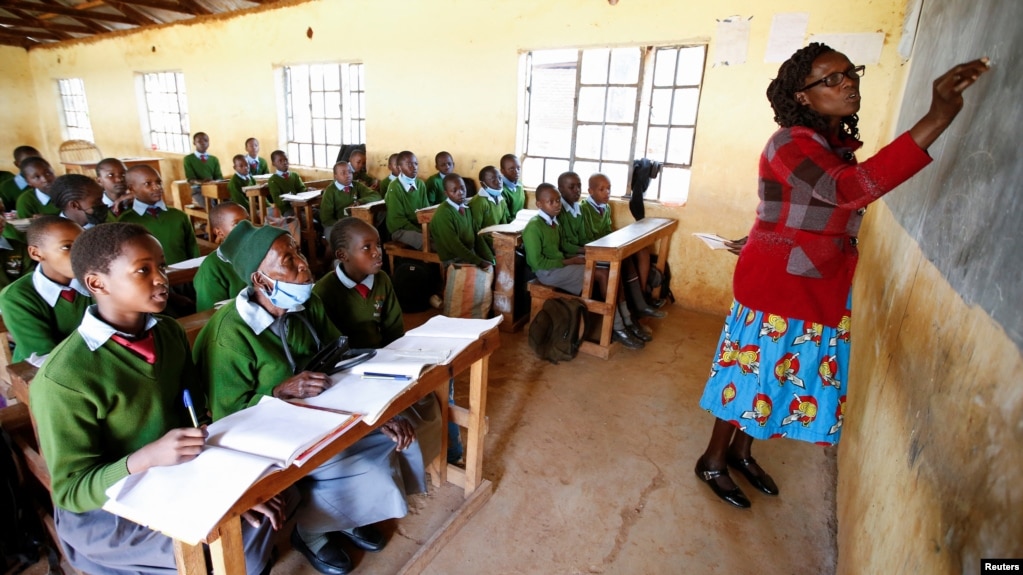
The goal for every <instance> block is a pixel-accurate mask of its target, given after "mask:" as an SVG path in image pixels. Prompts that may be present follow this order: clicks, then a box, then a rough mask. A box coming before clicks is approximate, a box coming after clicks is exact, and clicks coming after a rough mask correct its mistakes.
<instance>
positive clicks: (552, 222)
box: [551, 220, 554, 228]
mask: <svg viewBox="0 0 1023 575" xmlns="http://www.w3.org/2000/svg"><path fill="white" fill-rule="evenodd" d="M551 227H552V228H553V227H554V220H551Z"/></svg>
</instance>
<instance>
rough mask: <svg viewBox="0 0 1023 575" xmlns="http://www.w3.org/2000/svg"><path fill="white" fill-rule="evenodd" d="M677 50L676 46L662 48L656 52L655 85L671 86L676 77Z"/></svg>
mask: <svg viewBox="0 0 1023 575" xmlns="http://www.w3.org/2000/svg"><path fill="white" fill-rule="evenodd" d="M676 54H677V51H676V50H675V49H674V48H660V49H658V50H657V52H656V56H655V61H654V86H671V85H672V81H673V80H674V79H675V56H676Z"/></svg>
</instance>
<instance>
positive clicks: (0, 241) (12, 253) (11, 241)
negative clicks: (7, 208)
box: [0, 212, 36, 311]
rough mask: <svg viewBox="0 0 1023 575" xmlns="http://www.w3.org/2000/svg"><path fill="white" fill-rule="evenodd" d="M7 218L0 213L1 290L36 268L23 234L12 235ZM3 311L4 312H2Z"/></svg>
mask: <svg viewBox="0 0 1023 575" xmlns="http://www.w3.org/2000/svg"><path fill="white" fill-rule="evenodd" d="M9 227H10V228H11V229H12V230H13V227H12V226H10V225H9V224H8V223H7V218H6V217H4V214H3V213H2V212H0V289H3V288H5V287H7V286H8V285H10V283H11V282H13V281H15V280H17V279H18V278H20V277H22V276H23V275H25V274H27V273H28V272H30V271H32V270H33V269H35V267H36V263H35V261H33V260H32V258H30V257H29V256H28V245H26V243H25V241H24V240H23V239H21V238H23V237H24V234H22V233H21V232H17V230H14V231H15V232H17V233H10V232H8V231H7V230H8V228H9ZM0 311H2V310H0Z"/></svg>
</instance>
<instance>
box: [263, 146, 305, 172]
mask: <svg viewBox="0 0 1023 575" xmlns="http://www.w3.org/2000/svg"><path fill="white" fill-rule="evenodd" d="M297 160H298V143H297V142H288V161H289V162H294V163H297ZM269 168H270V169H271V170H273V169H274V168H273V166H272V165H271V166H269Z"/></svg>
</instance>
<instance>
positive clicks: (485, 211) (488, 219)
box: [469, 192, 508, 251]
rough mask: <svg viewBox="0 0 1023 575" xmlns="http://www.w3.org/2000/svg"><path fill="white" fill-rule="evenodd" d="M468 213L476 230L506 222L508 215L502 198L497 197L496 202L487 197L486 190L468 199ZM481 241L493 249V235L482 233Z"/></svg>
mask: <svg viewBox="0 0 1023 575" xmlns="http://www.w3.org/2000/svg"><path fill="white" fill-rule="evenodd" d="M469 213H470V214H471V215H472V227H473V229H475V230H476V231H477V232H478V231H480V230H482V229H483V228H485V227H487V226H494V225H497V224H503V223H506V222H505V219H506V218H507V217H508V206H507V205H506V204H505V203H504V198H503V197H502V198H498V200H497V203H496V204H495V203H494V202H491V201H490V200H489V199H487V193H486V192H480V193H478V194H476V195H475V196H473V197H472V199H470V200H469ZM483 241H485V242H487V245H488V246H490V251H493V250H494V237H493V236H492V235H491V234H484V235H483Z"/></svg>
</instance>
